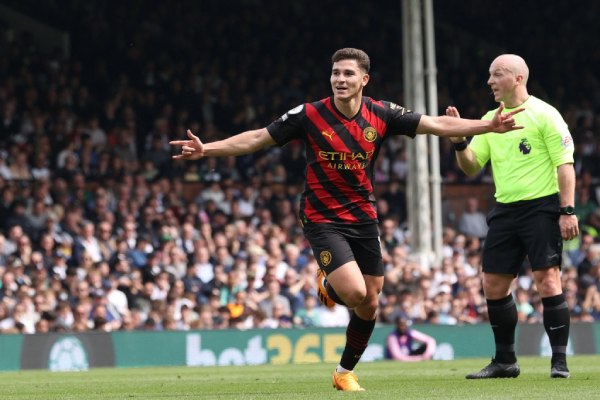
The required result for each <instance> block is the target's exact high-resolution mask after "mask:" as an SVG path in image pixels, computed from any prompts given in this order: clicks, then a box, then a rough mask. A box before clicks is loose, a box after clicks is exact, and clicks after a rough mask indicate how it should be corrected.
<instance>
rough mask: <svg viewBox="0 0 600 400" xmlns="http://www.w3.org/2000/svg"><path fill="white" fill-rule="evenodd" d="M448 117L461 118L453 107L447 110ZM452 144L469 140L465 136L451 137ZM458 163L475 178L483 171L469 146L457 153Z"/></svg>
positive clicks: (466, 172) (467, 173)
mask: <svg viewBox="0 0 600 400" xmlns="http://www.w3.org/2000/svg"><path fill="white" fill-rule="evenodd" d="M446 115H447V116H448V117H451V118H460V113H459V112H458V109H457V108H456V107H453V106H449V107H447V108H446ZM449 139H450V141H451V142H452V143H461V142H466V140H467V138H466V137H464V136H460V137H459V136H450V137H449ZM455 153H456V162H457V164H458V166H459V167H460V169H461V170H462V171H463V172H464V173H465V174H466V175H468V176H475V175H477V174H478V173H479V172H480V171H481V167H480V166H479V163H478V162H477V157H476V156H475V153H474V152H473V151H472V150H471V149H470V148H469V147H468V146H467V147H466V148H465V149H464V150H461V151H456V152H455Z"/></svg>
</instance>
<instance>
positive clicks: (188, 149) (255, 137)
mask: <svg viewBox="0 0 600 400" xmlns="http://www.w3.org/2000/svg"><path fill="white" fill-rule="evenodd" d="M187 136H188V139H187V140H172V141H170V142H169V144H170V145H171V146H180V147H181V153H180V154H175V155H174V156H173V159H176V160H178V159H181V160H198V159H199V158H202V157H223V156H240V155H243V154H249V153H254V152H255V151H258V150H260V149H263V148H265V147H270V146H272V145H274V144H275V141H274V140H273V138H272V137H271V135H270V134H269V131H267V128H260V129H255V130H252V131H246V132H242V133H239V134H237V135H234V136H231V137H228V138H227V139H223V140H218V141H216V142H211V143H202V141H201V140H200V138H199V137H198V136H196V135H194V134H193V133H192V131H190V130H189V129H188V131H187Z"/></svg>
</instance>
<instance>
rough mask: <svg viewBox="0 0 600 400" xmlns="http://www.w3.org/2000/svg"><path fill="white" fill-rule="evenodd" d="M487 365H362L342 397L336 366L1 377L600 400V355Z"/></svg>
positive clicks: (12, 386)
mask: <svg viewBox="0 0 600 400" xmlns="http://www.w3.org/2000/svg"><path fill="white" fill-rule="evenodd" d="M488 362H489V359H461V360H454V361H427V362H418V363H400V362H393V361H379V362H373V363H362V364H359V365H358V367H357V369H356V373H357V375H358V377H359V381H360V383H361V385H362V386H364V387H365V388H366V389H367V391H366V392H361V393H343V392H337V391H336V390H334V389H333V388H332V386H331V372H332V371H333V368H334V367H335V366H334V365H333V364H304V365H287V364H286V365H260V366H245V367H196V368H192V367H189V368H188V367H162V368H121V369H117V368H111V369H92V370H90V371H85V372H49V371H45V370H44V371H19V372H2V373H0V398H1V399H3V400H9V399H10V400H12V399H19V400H20V399H23V400H25V399H26V400H35V399H40V400H42V399H43V400H51V399H61V400H63V399H78V400H79V399H99V400H100V399H219V400H221V399H278V400H279V399H298V400H300V399H301V400H313V399H341V398H349V397H348V396H351V397H352V398H353V399H377V400H392V399H546V400H548V399H567V400H582V399H592V398H599V397H600V383H599V382H600V379H599V378H600V356H576V357H569V368H570V369H571V374H572V377H571V378H570V379H550V377H549V375H550V366H549V364H550V362H549V359H548V358H547V357H521V358H520V359H519V363H520V365H521V376H519V377H518V378H516V379H492V380H467V379H465V378H464V376H465V375H466V374H467V373H469V372H472V371H475V370H478V369H479V368H481V367H483V366H485V365H486V364H487V363H488Z"/></svg>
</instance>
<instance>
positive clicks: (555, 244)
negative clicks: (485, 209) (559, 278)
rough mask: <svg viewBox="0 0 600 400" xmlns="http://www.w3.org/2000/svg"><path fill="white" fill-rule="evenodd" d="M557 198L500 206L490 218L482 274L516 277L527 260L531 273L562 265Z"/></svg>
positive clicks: (500, 204)
mask: <svg viewBox="0 0 600 400" xmlns="http://www.w3.org/2000/svg"><path fill="white" fill-rule="evenodd" d="M559 207H560V202H559V198H558V195H551V196H545V197H541V198H539V199H534V200H525V201H518V202H515V203H509V204H503V203H498V204H497V205H496V207H495V208H494V209H493V210H492V211H490V213H489V214H488V217H487V221H488V225H489V231H488V234H487V237H486V239H485V243H484V246H483V260H482V263H483V272H490V273H498V274H512V275H514V276H517V274H518V273H519V270H520V269H521V266H522V265H523V261H524V260H525V257H528V258H529V264H530V265H531V269H532V270H534V271H535V270H539V269H545V268H548V267H553V266H558V267H559V268H560V267H561V264H562V247H563V241H562V237H561V234H560V226H559V224H558V219H559V217H560V214H559Z"/></svg>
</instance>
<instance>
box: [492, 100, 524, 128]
mask: <svg viewBox="0 0 600 400" xmlns="http://www.w3.org/2000/svg"><path fill="white" fill-rule="evenodd" d="M503 110H504V102H503V101H501V102H500V107H498V110H496V113H495V114H494V118H492V120H491V123H492V132H496V133H504V132H510V131H514V130H516V129H523V126H520V125H515V124H516V122H515V119H514V118H513V116H514V115H515V114H518V113H520V112H521V111H525V109H524V108H517V109H516V110H513V111H511V112H508V113H506V114H502V111H503Z"/></svg>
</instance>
